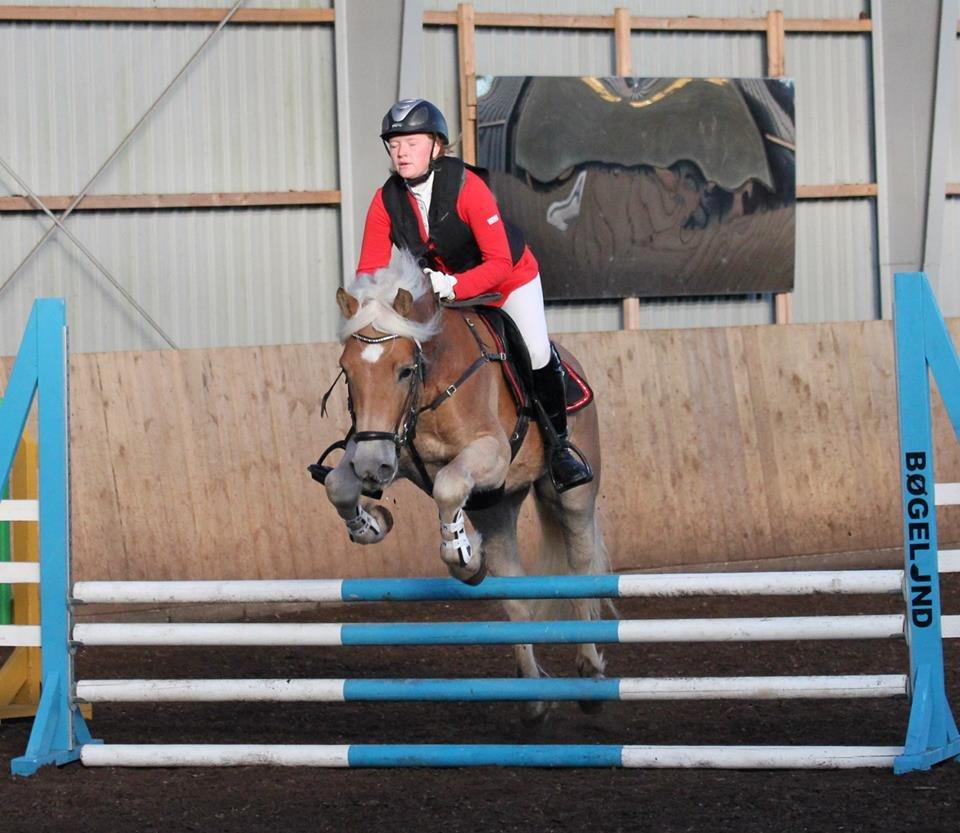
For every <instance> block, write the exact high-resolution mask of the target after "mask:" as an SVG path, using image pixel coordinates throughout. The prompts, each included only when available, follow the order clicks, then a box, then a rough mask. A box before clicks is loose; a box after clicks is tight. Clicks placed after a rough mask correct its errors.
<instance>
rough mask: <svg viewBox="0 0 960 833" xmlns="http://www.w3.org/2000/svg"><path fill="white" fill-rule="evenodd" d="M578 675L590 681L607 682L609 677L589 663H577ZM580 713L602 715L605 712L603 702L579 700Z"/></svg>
mask: <svg viewBox="0 0 960 833" xmlns="http://www.w3.org/2000/svg"><path fill="white" fill-rule="evenodd" d="M577 674H578V675H579V676H580V677H582V678H584V679H588V680H605V679H606V678H607V677H606V675H605V674H604V673H603V671H600V670H599V669H597V668H596V667H595V666H594V665H592V664H591V663H587V662H580V661H578V662H577ZM577 705H578V706H579V707H580V711H582V712H583V713H584V714H600V712H602V711H603V706H604V701H603V700H577Z"/></svg>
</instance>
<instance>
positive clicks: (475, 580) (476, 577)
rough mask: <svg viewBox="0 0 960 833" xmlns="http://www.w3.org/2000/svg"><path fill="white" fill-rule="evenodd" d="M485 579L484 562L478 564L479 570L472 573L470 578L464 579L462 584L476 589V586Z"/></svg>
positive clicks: (485, 567) (485, 564)
mask: <svg viewBox="0 0 960 833" xmlns="http://www.w3.org/2000/svg"><path fill="white" fill-rule="evenodd" d="M486 577H487V562H486V561H481V562H480V569H479V570H477V572H476V573H474V574H473V575H472V576H471V577H470V578H467V579H464V580H463V583H464V584H469V585H470V586H471V587H476V586H477V585H478V584H480V582H481V581H483V580H484V579H485V578H486Z"/></svg>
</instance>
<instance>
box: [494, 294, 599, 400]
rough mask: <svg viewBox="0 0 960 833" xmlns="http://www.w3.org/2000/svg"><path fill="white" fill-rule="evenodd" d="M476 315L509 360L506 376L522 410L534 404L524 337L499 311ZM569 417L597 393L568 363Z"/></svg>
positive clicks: (531, 379)
mask: <svg viewBox="0 0 960 833" xmlns="http://www.w3.org/2000/svg"><path fill="white" fill-rule="evenodd" d="M476 312H477V314H478V315H479V316H480V318H481V319H482V320H483V323H484V324H486V325H487V329H488V330H489V331H490V335H491V336H492V337H493V339H494V341H495V342H496V347H497V350H499V351H501V352H503V353H505V354H506V356H507V361H506V362H504V363H503V372H504V375H505V376H506V379H507V383H508V384H509V386H510V391H511V393H512V394H513V398H514V401H515V402H516V403H517V407H518V408H522V407H527V406H529V404H530V395H531V393H532V391H533V370H532V368H531V367H530V353H529V352H528V350H527V345H526V343H525V342H524V340H523V336H522V335H520V330H519V329H517V325H516V324H515V323H514V321H513V319H512V318H511V317H510V316H509V315H508V314H507V313H505V312H504V311H503V310H502V309H500V308H499V307H483V306H478V307H476ZM562 361H563V369H564V371H565V377H564V378H565V382H566V400H567V413H568V414H573V413H576V412H577V411H579V410H580V409H581V408H585V407H586V406H587V405H589V404H590V403H591V402H592V401H593V389H592V388H591V387H590V385H589V384H588V383H587V380H586V379H584V378H583V376H581V375H580V374H579V373H578V372H577V371H576V370H574V369H573V368H572V367H571V366H570V365H569V364H568V363H567V362H566V361H565V360H562Z"/></svg>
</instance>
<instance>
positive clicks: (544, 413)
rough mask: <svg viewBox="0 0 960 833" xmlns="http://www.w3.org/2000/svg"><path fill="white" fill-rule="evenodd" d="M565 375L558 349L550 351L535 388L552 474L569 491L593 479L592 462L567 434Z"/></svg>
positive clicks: (535, 378) (537, 372)
mask: <svg viewBox="0 0 960 833" xmlns="http://www.w3.org/2000/svg"><path fill="white" fill-rule="evenodd" d="M564 375H565V374H564V372H563V365H562V364H561V363H560V357H559V356H558V355H557V352H556V350H551V351H550V362H549V363H548V364H547V365H546V366H545V367H541V368H540V369H539V370H534V371H533V392H534V396H536V398H537V400H538V401H539V403H540V407H539V408H537V409H536V411H537V417H538V419H537V421H538V422H539V423H540V427H541V429H542V431H543V437H544V441H545V443H546V455H547V466H548V467H549V469H550V477H551V478H552V479H553V485H554V486H555V487H556V489H557V491H558V492H565V491H567V489H572V488H573V487H574V486H581V485H583V484H584V483H589V482H590V481H591V480H593V470H592V469H591V468H590V464H589V463H587V461H586V460H585V459H584V458H583V455H582V454H581V453H580V451H579V449H577V448H575V447H574V445H573V443H571V442H570V440H569V439H568V437H567V397H566V390H565V383H564ZM544 417H546V420H544ZM545 422H546V424H545Z"/></svg>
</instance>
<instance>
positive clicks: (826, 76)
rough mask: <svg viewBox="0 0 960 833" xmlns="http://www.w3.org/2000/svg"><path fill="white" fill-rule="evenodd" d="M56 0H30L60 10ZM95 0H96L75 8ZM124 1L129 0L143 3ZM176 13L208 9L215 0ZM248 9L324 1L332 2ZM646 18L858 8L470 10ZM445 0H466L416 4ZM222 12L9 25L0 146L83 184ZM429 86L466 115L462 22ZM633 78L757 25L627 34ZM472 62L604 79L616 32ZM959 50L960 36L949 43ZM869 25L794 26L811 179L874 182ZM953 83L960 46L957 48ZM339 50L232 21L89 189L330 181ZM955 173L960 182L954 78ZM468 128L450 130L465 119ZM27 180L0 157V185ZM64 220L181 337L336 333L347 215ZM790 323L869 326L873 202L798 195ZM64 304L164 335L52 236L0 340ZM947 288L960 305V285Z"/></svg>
mask: <svg viewBox="0 0 960 833" xmlns="http://www.w3.org/2000/svg"><path fill="white" fill-rule="evenodd" d="M54 2H55V0H43V1H42V3H38V4H37V5H41V4H42V5H51V4H54ZM84 3H85V4H88V5H98V4H99V3H98V0H84ZM131 4H132V0H131ZM164 5H179V6H209V5H211V3H210V2H209V0H180V2H172V1H171V0H165V2H164ZM257 5H260V6H272V7H277V8H282V7H294V6H303V7H314V8H315V7H329V6H330V5H331V3H330V2H327V0H299V1H298V2H297V1H296V0H282V2H281V0H271V2H265V0H259V2H258V3H257ZM615 5H622V6H626V7H628V8H629V9H630V10H631V12H632V13H633V14H635V15H647V16H681V15H700V16H709V17H716V16H749V17H757V16H761V15H763V14H765V13H766V11H767V10H769V9H774V8H780V9H782V10H783V11H784V13H785V14H786V16H787V17H830V18H833V17H842V18H854V17H857V16H858V15H859V14H860V13H861V12H867V13H868V12H869V3H868V2H867V0H700V2H694V0H632V2H627V0H619V2H617V3H612V2H608V1H606V0H477V2H476V3H475V8H476V10H477V11H478V12H484V11H510V12H537V13H560V14H610V13H611V12H612V10H613V7H614V6H615ZM424 6H425V8H426V9H428V10H454V9H455V8H456V0H425V2H424ZM211 28H212V27H211V26H209V25H203V26H200V25H143V24H136V25H120V24H105V25H102V24H97V25H90V24H79V25H72V24H69V25H64V24H55V25H52V24H40V23H32V24H2V25H0V66H2V67H3V69H4V70H5V71H4V72H3V73H2V78H0V112H2V113H5V114H11V113H14V114H16V118H4V119H2V120H0V155H2V156H3V158H4V159H5V160H6V161H7V162H8V163H10V164H11V165H12V166H13V168H14V169H15V170H17V171H18V173H19V174H20V175H21V176H23V177H24V178H25V179H26V180H27V182H28V183H29V184H30V185H31V186H32V187H33V188H34V189H35V190H36V191H37V192H38V193H41V194H70V193H75V192H76V191H77V190H78V189H79V188H80V187H81V186H82V185H83V184H84V182H85V181H86V180H87V178H88V177H89V176H90V175H91V174H92V173H93V171H94V170H96V168H97V167H98V166H99V164H100V163H101V162H102V160H103V159H104V158H105V157H106V156H107V154H108V153H109V152H110V151H111V150H112V148H113V147H114V146H115V145H116V144H117V143H118V142H119V141H120V139H121V138H122V136H123V135H124V133H125V132H126V131H127V130H128V129H129V128H130V127H131V126H132V125H133V123H134V122H135V121H136V120H137V118H139V116H140V115H141V113H142V112H143V111H144V110H145V109H146V108H147V107H148V106H149V104H150V102H151V101H152V100H153V98H154V97H155V96H156V95H157V94H158V93H159V92H160V90H161V89H162V88H163V86H164V85H165V84H166V83H167V81H169V79H170V78H172V77H173V75H175V73H176V72H177V70H178V69H179V68H180V66H181V65H182V64H183V62H184V61H185V60H186V59H187V57H188V56H189V54H190V53H191V52H192V50H193V49H194V48H196V46H198V45H199V43H200V42H201V41H202V40H203V39H204V38H205V37H206V34H207V33H208V32H209V31H210V29H211ZM424 43H425V51H424V56H423V64H422V65H423V94H424V95H425V96H428V97H430V98H433V99H434V100H436V101H437V102H438V103H439V104H440V105H441V106H442V107H443V108H444V109H445V111H446V112H447V113H448V114H449V115H450V116H451V121H452V122H454V123H455V122H456V121H457V114H458V81H457V55H456V35H455V31H454V29H453V28H452V27H432V26H431V27H427V28H426V29H425V33H424ZM631 45H632V62H633V70H634V72H635V73H637V74H642V75H673V76H675V75H686V74H690V75H729V76H737V75H741V76H757V75H763V74H764V72H765V50H764V38H763V36H762V35H759V34H729V35H728V34H674V33H669V34H667V33H662V34H660V33H657V34H653V33H635V34H634V35H633V37H632V41H631ZM476 49H477V71H478V72H479V73H488V74H557V75H572V74H612V73H613V71H614V47H613V35H612V32H589V31H575V32H570V31H568V32H558V31H533V30H527V31H523V30H506V29H501V30H490V29H479V30H478V32H477V42H476ZM958 53H960V44H958ZM870 55H871V52H870V37H869V36H868V35H795V34H788V35H787V42H786V53H785V62H786V71H787V74H788V75H790V76H792V77H794V78H795V79H796V82H797V99H796V102H797V133H798V140H799V147H798V181H799V182H800V183H801V184H828V183H842V182H871V181H875V179H876V173H875V171H874V164H873V152H872V141H873V140H872V136H873V124H872V112H871V83H872V82H871V57H870ZM957 66H958V70H957V71H958V75H960V57H958V58H957ZM334 74H335V55H334V36H333V28H332V27H331V26H323V25H312V26H289V25H285V26H251V25H243V26H235V27H228V28H227V29H226V30H225V31H224V32H222V33H221V34H220V36H219V37H218V39H217V41H216V42H215V43H213V44H212V45H211V48H210V50H209V52H208V53H207V54H205V55H204V56H203V57H202V58H201V59H200V61H199V62H198V64H197V65H196V66H195V67H193V69H192V70H191V72H190V73H189V74H188V75H187V77H185V78H184V79H182V80H181V83H180V85H179V86H178V88H177V89H175V90H174V91H173V92H172V93H171V95H170V97H169V99H168V100H167V101H166V103H165V104H164V105H163V106H162V108H161V109H160V110H159V111H158V112H156V113H155V114H154V115H153V116H152V117H151V119H150V120H149V122H148V123H147V124H146V125H145V126H144V128H143V130H142V133H141V134H140V135H139V136H138V137H137V139H136V140H135V141H134V142H133V143H132V144H131V146H130V147H129V148H128V149H127V150H126V151H125V152H124V154H123V155H122V157H121V158H119V159H118V160H117V161H116V162H115V163H114V166H112V167H111V168H110V169H109V170H108V171H107V172H106V173H105V174H104V176H103V177H102V179H100V180H99V181H98V182H97V184H96V185H95V187H94V188H93V189H92V192H93V193H101V194H103V193H149V192H189V191H199V192H218V191H243V190H284V189H293V190H320V189H335V188H337V187H338V183H337V158H336V107H335V78H334ZM953 119H954V123H953V129H952V135H953V147H952V150H951V162H950V172H951V173H950V179H951V181H954V182H957V181H960V90H958V91H957V101H956V106H954V114H953ZM454 129H456V128H454ZM9 193H19V188H17V186H16V185H15V183H14V182H12V181H11V180H10V179H9V177H8V176H7V175H6V174H5V173H3V172H2V171H0V194H9ZM946 213H947V216H946V224H947V228H946V233H945V235H944V276H945V278H947V277H948V276H950V275H953V276H957V275H960V244H958V242H957V234H956V230H957V229H958V228H960V199H958V198H952V199H948V200H947V212H946ZM0 216H2V217H3V222H2V223H0V281H2V280H4V279H5V278H6V276H7V275H9V274H10V272H11V271H12V270H13V269H14V268H15V267H16V266H17V264H18V263H19V262H20V260H21V258H22V257H23V256H24V255H25V254H26V253H27V252H28V251H29V250H30V248H31V247H32V245H33V243H34V242H35V241H36V240H37V239H38V238H39V237H40V236H41V234H42V232H43V230H44V229H45V228H46V226H47V221H46V220H44V219H43V218H42V217H40V215H37V214H4V215H0ZM68 222H69V227H70V228H71V229H72V230H73V231H74V232H75V233H77V234H78V235H79V236H80V238H81V239H82V240H83V241H84V242H85V243H86V244H87V245H88V246H89V247H90V248H91V249H92V250H93V251H94V253H95V254H96V255H97V256H98V257H99V258H100V259H101V260H102V261H103V262H104V263H105V265H106V266H107V267H108V268H109V269H111V270H112V271H113V272H114V273H115V274H116V276H117V277H118V278H119V279H120V280H121V281H122V282H123V284H124V285H125V286H126V287H127V288H128V289H129V290H130V291H131V293H132V294H133V295H134V296H135V297H136V298H137V299H138V300H139V301H140V303H142V304H143V306H144V307H145V308H146V309H147V310H148V311H149V312H150V314H151V315H153V317H154V318H156V320H157V321H158V323H159V324H160V325H161V326H162V327H164V329H166V330H167V331H168V332H169V334H170V335H171V336H172V337H173V338H174V340H176V341H177V343H178V344H180V345H181V346H201V345H203V346H220V345H229V344H237V345H241V344H255V343H270V342H300V341H315V340H327V339H332V338H333V337H334V332H335V325H336V310H335V309H333V308H332V305H331V304H330V303H329V298H330V295H331V293H332V290H333V288H334V287H335V286H336V285H338V283H339V275H340V252H339V248H340V242H339V235H338V227H339V225H338V223H339V210H338V208H336V207H316V208H284V209H247V210H229V211H204V210H197V211H166V212H161V211H136V212H94V213H82V214H77V215H74V217H73V218H71V219H70V220H69V221H68ZM797 238H798V239H797V273H796V274H797V290H796V292H795V294H794V299H793V308H794V317H795V319H796V320H797V321H826V320H856V319H870V318H874V317H876V315H877V312H878V306H879V298H878V289H877V262H876V261H877V254H876V240H875V238H876V218H875V204H874V201H872V200H869V199H849V200H818V201H801V202H800V204H799V206H798V222H797ZM53 293H56V294H62V295H65V296H66V297H67V298H68V302H69V309H70V316H71V324H72V325H74V326H73V329H72V333H73V335H72V338H73V347H74V349H76V350H80V351H87V350H114V349H138V348H150V347H159V346H162V341H161V340H160V339H159V337H158V336H157V335H156V334H155V333H154V332H153V331H152V330H151V329H150V328H149V326H147V325H146V324H145V323H144V322H143V321H142V320H141V319H140V318H139V317H138V316H137V314H136V313H135V312H134V311H133V310H131V309H130V308H129V306H128V305H126V303H125V302H124V301H123V300H122V299H121V298H119V296H118V295H117V293H116V291H115V290H114V289H113V288H111V287H110V286H109V284H108V283H107V282H106V280H105V279H104V278H103V277H102V276H101V275H100V274H99V273H98V272H97V271H96V270H95V269H94V268H93V267H92V266H91V265H90V264H89V263H88V261H87V260H86V258H85V257H84V256H83V255H82V254H80V253H79V252H78V251H77V250H76V248H75V247H74V246H73V244H71V243H70V242H69V241H66V240H64V239H60V236H59V235H58V237H57V238H56V239H55V240H54V241H52V242H51V243H48V244H47V245H46V246H45V247H44V248H43V249H42V250H41V252H40V254H39V255H38V256H37V257H36V258H34V260H33V261H32V262H31V263H30V264H29V265H28V266H27V267H26V268H25V269H24V270H23V272H22V273H21V274H20V275H18V276H17V278H16V279H15V281H14V282H13V283H12V284H11V285H10V287H8V288H7V290H6V291H4V292H3V294H2V295H0V353H2V354H9V353H12V352H14V351H15V349H16V347H17V341H18V338H19V333H20V331H21V329H22V326H23V323H24V320H25V317H26V314H27V311H28V309H29V304H30V302H31V300H32V299H33V298H34V297H35V296H36V295H38V294H53ZM940 296H941V302H942V303H943V306H944V309H945V311H946V312H947V313H948V314H954V315H955V314H960V281H958V280H948V279H944V280H943V282H942V285H941V287H940ZM548 318H549V323H550V326H551V328H552V329H553V330H555V331H590V330H604V329H615V328H617V327H619V325H620V305H619V303H595V304H560V305H552V306H551V308H550V309H549V311H548ZM771 319H772V304H771V301H770V299H769V298H758V297H738V298H732V299H730V298H708V299H697V300H688V301H678V300H665V301H645V302H644V303H643V307H642V322H643V326H645V327H685V326H711V325H733V324H756V323H766V322H769V321H770V320H771Z"/></svg>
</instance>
